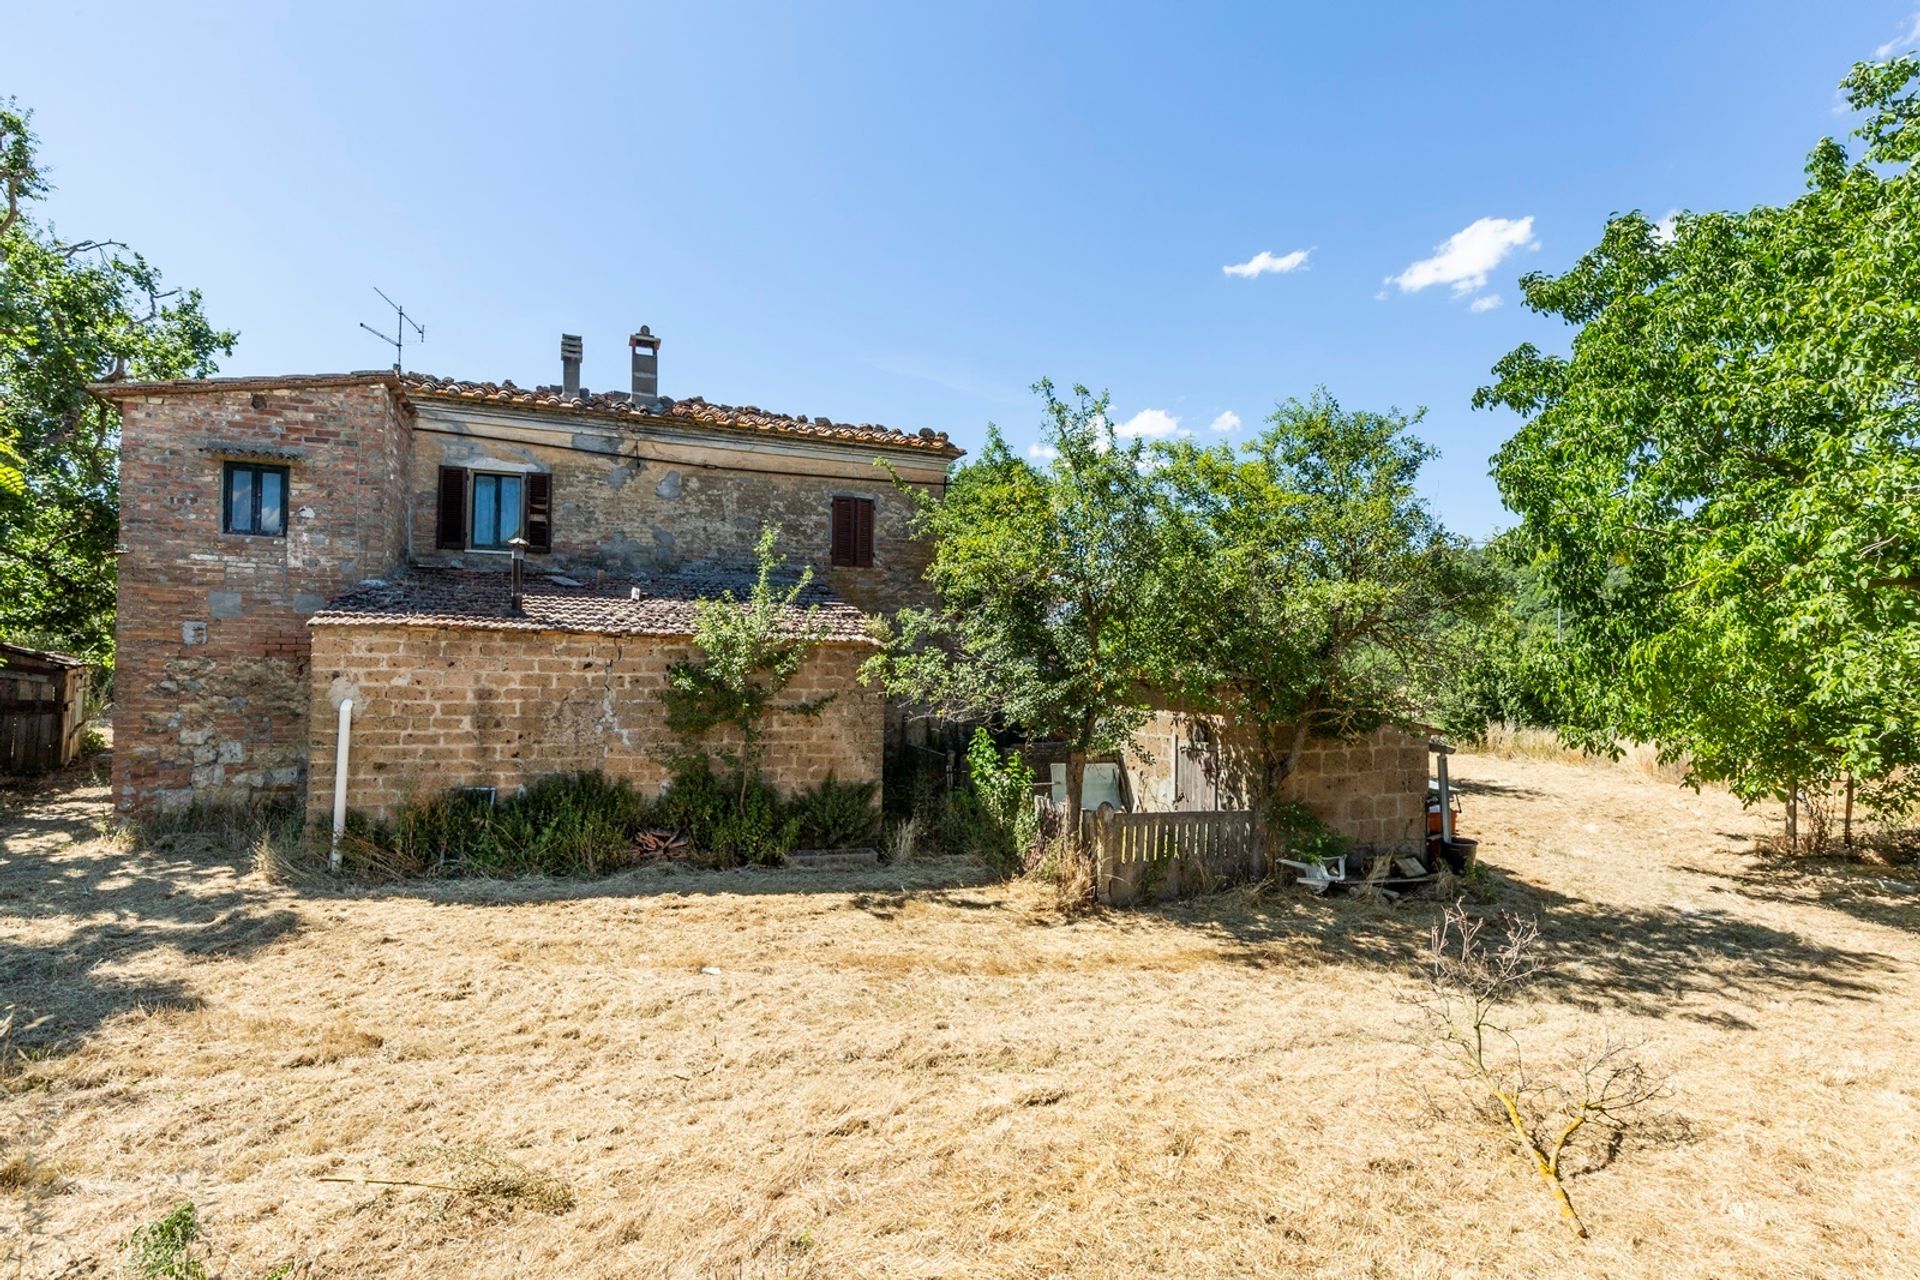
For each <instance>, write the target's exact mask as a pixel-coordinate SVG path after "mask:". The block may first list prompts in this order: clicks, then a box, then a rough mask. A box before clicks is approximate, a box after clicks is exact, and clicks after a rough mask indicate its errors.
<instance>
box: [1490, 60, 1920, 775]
mask: <svg viewBox="0 0 1920 1280" xmlns="http://www.w3.org/2000/svg"><path fill="white" fill-rule="evenodd" d="M1916 77H1920V62H1916V61H1914V60H1913V59H1910V58H1901V59H1897V60H1895V61H1892V62H1889V63H1884V64H1861V65H1859V66H1857V67H1855V68H1854V70H1853V72H1852V73H1851V74H1850V75H1849V76H1848V77H1847V79H1846V80H1845V82H1844V83H1843V89H1844V91H1845V92H1846V95H1847V98H1848V101H1849V102H1850V103H1851V105H1852V106H1853V107H1854V108H1855V109H1856V110H1859V111H1862V112H1864V113H1866V114H1865V123H1864V124H1863V125H1862V126H1861V128H1860V129H1859V130H1858V131H1857V134H1856V136H1857V137H1859V138H1861V139H1862V140H1863V142H1864V147H1863V148H1862V150H1861V153H1860V154H1859V156H1858V157H1857V158H1854V157H1850V156H1849V155H1848V153H1847V151H1846V149H1845V148H1843V147H1842V146H1841V145H1840V144H1839V143H1837V142H1835V141H1833V140H1832V139H1827V140H1824V141H1822V142H1821V143H1820V144H1819V145H1818V146H1817V147H1815V148H1814V150H1813V152H1812V154H1811V156H1810V157H1809V160H1808V163H1807V167H1806V173H1807V180H1808V181H1807V191H1806V193H1805V194H1804V195H1802V196H1800V197H1799V198H1797V199H1795V200H1793V201H1791V202H1790V203H1787V204H1784V205H1780V206H1760V207H1757V208H1753V209H1749V210H1746V211H1744V212H1734V213H1699V214H1683V215H1680V216H1679V217H1678V218H1677V219H1675V220H1674V221H1673V222H1672V223H1671V224H1670V225H1656V224H1655V223H1652V222H1650V221H1649V220H1648V219H1647V218H1645V217H1644V216H1642V215H1640V214H1638V213H1629V214H1624V215H1621V216H1618V217H1615V218H1614V219H1612V220H1611V221H1610V222H1609V223H1608V224H1607V227H1606V230H1605V233H1604V234H1603V235H1602V237H1601V239H1600V243H1599V244H1598V245H1597V246H1596V247H1595V248H1593V249H1592V250H1591V251H1590V252H1588V253H1587V254H1585V255H1584V256H1583V257H1582V258H1581V259H1580V260H1579V262H1578V263H1576V264H1575V265H1574V267H1573V268H1572V269H1571V270H1569V271H1567V272H1565V273H1564V274H1561V275H1557V276H1551V275H1532V276H1528V277H1527V278H1526V279H1524V280H1523V281H1522V288H1523V290H1524V292H1525V295H1526V299H1527V304H1528V305H1529V306H1530V307H1531V308H1532V309H1533V310H1535V311H1537V312H1540V313H1541V314H1544V315H1551V316H1558V317H1560V318H1562V319H1563V320H1565V321H1567V322H1568V323H1569V324H1571V325H1573V326H1575V327H1576V328H1575V332H1574V335H1573V339H1572V343H1571V348H1570V350H1569V351H1568V352H1567V353H1566V354H1564V355H1562V354H1554V353H1549V352H1544V351H1541V350H1538V349H1536V348H1535V347H1533V346H1532V345H1526V346H1522V347H1519V348H1517V349H1516V350H1514V351H1513V352H1511V353H1509V354H1508V355H1507V356H1505V357H1504V358H1503V359H1501V360H1500V362H1499V363H1498V364H1497V365H1496V366H1495V368H1494V375H1495V380H1494V382H1493V383H1492V385H1490V386H1488V387H1485V388H1483V389H1482V390H1481V391H1480V392H1479V393H1478V395H1477V396H1476V403H1477V404H1479V405H1482V406H1486V405H1502V406H1505V407H1507V408H1510V409H1512V410H1514V411H1516V412H1518V413H1519V414H1521V415H1522V416H1523V417H1524V418H1525V419H1526V422H1525V425H1524V426H1522V428H1521V429H1520V431H1519V432H1518V433H1517V434H1516V435H1515V436H1514V437H1513V438H1512V439H1511V440H1510V441H1509V442H1508V443H1507V444H1506V446H1505V447H1504V448H1502V449H1501V451H1500V453H1499V454H1498V456H1497V457H1496V459H1495V462H1494V469H1495V476H1496V478H1497V479H1498V481H1499V484H1500V488H1501V492H1502V494H1503V495H1504V497H1505V499H1506V501H1507V504H1508V505H1509V506H1510V507H1512V508H1513V509H1514V510H1515V511H1517V512H1519V513H1520V515H1521V517H1522V525H1521V527H1520V529H1519V531H1518V532H1519V536H1520V537H1521V538H1522V539H1523V540H1524V542H1525V544H1526V546H1527V548H1528V550H1529V552H1530V554H1531V555H1532V556H1533V557H1534V560H1535V563H1536V565H1537V566H1538V568H1539V570H1540V573H1541V576H1542V580H1543V582H1544V583H1545V584H1546V586H1547V588H1548V590H1549V592H1550V593H1551V595H1552V596H1553V598H1554V601H1555V603H1556V604H1557V605H1558V606H1559V607H1560V609H1561V616H1562V644H1561V654H1562V658H1563V670H1564V672H1565V682H1564V684H1565V687H1564V689H1563V691H1562V692H1563V694H1564V697H1565V703H1564V706H1563V711H1564V714H1565V715H1566V716H1567V718H1568V726H1567V727H1568V728H1569V730H1570V731H1571V732H1572V733H1573V735H1574V736H1575V737H1577V738H1579V739H1582V740H1584V741H1585V742H1586V743H1587V744H1588V745H1591V746H1595V747H1609V746H1611V745H1612V744H1613V743H1614V742H1615V741H1616V740H1618V739H1620V738H1623V737H1625V738H1638V739H1643V740H1654V741H1658V742H1659V743H1660V744H1661V745H1662V747H1663V748H1664V749H1665V750H1666V751H1667V752H1668V753H1669V754H1671V755H1678V754H1680V753H1685V754H1686V755H1687V756H1689V757H1690V758H1691V760H1692V762H1693V767H1694V769H1695V771H1696V773H1697V775H1698V776H1700V777H1702V778H1706V779H1718V780H1724V781H1726V782H1727V783H1729V784H1730V785H1731V786H1732V787H1733V789H1734V790H1735V791H1736V793H1737V794H1739V795H1741V796H1742V797H1745V798H1748V799H1755V798H1760V797H1765V796H1776V797H1791V796H1793V795H1795V794H1796V793H1797V792H1799V791H1800V790H1802V789H1803V788H1806V787H1809V786H1825V785H1831V784H1833V783H1835V782H1836V781H1837V780H1838V779H1840V778H1842V777H1844V776H1857V777H1858V778H1860V779H1861V780H1863V781H1864V782H1866V783H1867V784H1869V789H1870V792H1874V791H1877V793H1878V798H1879V799H1880V800H1881V801H1882V802H1883V803H1893V802H1895V800H1896V799H1897V797H1896V796H1895V795H1893V794H1892V792H1890V791H1889V787H1890V786H1891V784H1892V783H1894V782H1895V781H1896V780H1897V779H1899V778H1900V777H1902V776H1906V777H1909V778H1911V777H1912V776H1913V773H1912V770H1911V769H1910V768H1909V766H1913V765H1916V764H1920V714H1917V713H1916V711H1915V708H1916V707H1920V398H1916V391H1920V386H1917V384H1916V379H1917V376H1920V173H1916V171H1915V167H1914V162H1915V160H1916V158H1920V100H1916V96H1915V92H1914V86H1915V81H1916Z"/></svg>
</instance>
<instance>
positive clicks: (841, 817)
mask: <svg viewBox="0 0 1920 1280" xmlns="http://www.w3.org/2000/svg"><path fill="white" fill-rule="evenodd" d="M878 792H879V788H878V787H877V786H875V785H874V784H873V783H871V782H840V781H838V780H836V779H835V778H834V776H833V775H832V774H831V773H829V774H828V775H827V778H826V781H824V782H822V783H820V784H819V785H817V786H813V787H809V788H807V789H806V790H805V791H802V792H801V793H800V794H798V795H796V796H795V797H793V799H792V801H791V802H790V807H791V809H792V812H793V816H794V817H796V818H798V819H799V822H800V833H799V841H800V844H801V845H803V846H805V847H806V848H809V849H848V848H854V847H856V846H861V845H870V844H872V843H873V842H874V840H875V838H876V837H877V836H878V835H879V833H880V811H879V810H878V809H876V808H875V807H874V798H875V796H876V795H877V793H878Z"/></svg>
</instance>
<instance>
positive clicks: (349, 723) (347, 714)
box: [327, 698, 353, 874]
mask: <svg viewBox="0 0 1920 1280" xmlns="http://www.w3.org/2000/svg"><path fill="white" fill-rule="evenodd" d="M352 740H353V699H352V698H342V699H341V700H340V732H339V734H338V739H337V741H336V743H335V745H334V752H333V845H332V848H331V849H330V851H329V852H328V854H327V869H328V870H329V871H332V872H334V873H336V874H338V873H339V870H340V837H341V836H342V835H344V834H346V830H347V747H348V744H349V743H350V742H352Z"/></svg>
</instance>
